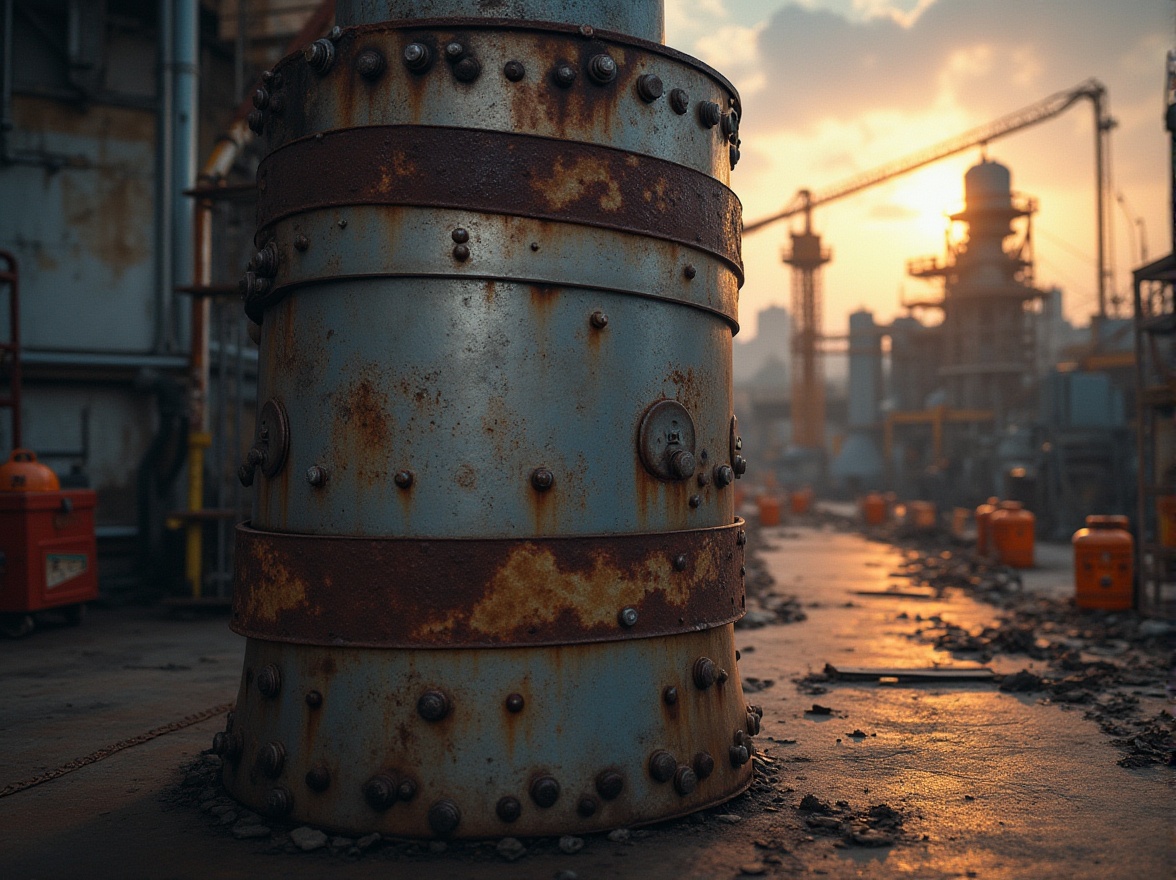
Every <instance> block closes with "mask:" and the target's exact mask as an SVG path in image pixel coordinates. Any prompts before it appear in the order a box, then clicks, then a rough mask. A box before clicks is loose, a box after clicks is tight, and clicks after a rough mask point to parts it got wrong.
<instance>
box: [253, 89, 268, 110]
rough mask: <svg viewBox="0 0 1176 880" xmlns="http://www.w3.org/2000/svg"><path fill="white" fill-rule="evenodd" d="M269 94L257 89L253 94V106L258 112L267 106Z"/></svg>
mask: <svg viewBox="0 0 1176 880" xmlns="http://www.w3.org/2000/svg"><path fill="white" fill-rule="evenodd" d="M269 99H270V93H269V92H268V91H267V90H266V89H258V90H257V91H256V92H254V93H253V106H254V107H256V108H257V109H258V110H264V109H265V108H266V107H267V106H269Z"/></svg>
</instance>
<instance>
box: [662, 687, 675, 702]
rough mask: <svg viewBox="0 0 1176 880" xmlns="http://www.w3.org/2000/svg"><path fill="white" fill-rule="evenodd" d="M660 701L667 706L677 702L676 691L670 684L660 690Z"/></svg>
mask: <svg viewBox="0 0 1176 880" xmlns="http://www.w3.org/2000/svg"><path fill="white" fill-rule="evenodd" d="M662 699H663V700H664V701H665V703H666V705H667V706H672V705H674V704H675V703H676V702H678V689H677V688H676V687H674V686H673V685H672V684H671V685H667V686H666V687H664V688H662Z"/></svg>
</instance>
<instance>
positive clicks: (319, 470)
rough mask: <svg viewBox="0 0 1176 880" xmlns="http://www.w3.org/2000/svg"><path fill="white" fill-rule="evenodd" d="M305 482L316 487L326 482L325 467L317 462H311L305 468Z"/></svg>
mask: <svg viewBox="0 0 1176 880" xmlns="http://www.w3.org/2000/svg"><path fill="white" fill-rule="evenodd" d="M306 482H308V483H310V485H312V486H315V487H316V488H317V487H318V486H322V485H324V484H325V483H326V482H327V471H326V469H325V468H323V467H320V466H319V465H317V464H312V465H311V466H310V467H308V468H307V469H306Z"/></svg>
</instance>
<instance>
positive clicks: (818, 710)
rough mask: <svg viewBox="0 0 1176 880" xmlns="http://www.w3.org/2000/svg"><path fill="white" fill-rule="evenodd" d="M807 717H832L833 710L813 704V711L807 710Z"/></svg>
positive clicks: (805, 712)
mask: <svg viewBox="0 0 1176 880" xmlns="http://www.w3.org/2000/svg"><path fill="white" fill-rule="evenodd" d="M804 714H805V715H832V714H833V710H832V709H831V708H830V707H828V706H822V705H821V704H820V703H813V707H812V708H811V709H805V711H804Z"/></svg>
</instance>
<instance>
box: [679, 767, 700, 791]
mask: <svg viewBox="0 0 1176 880" xmlns="http://www.w3.org/2000/svg"><path fill="white" fill-rule="evenodd" d="M696 788H698V776H697V775H696V774H695V772H694V771H693V770H691V769H690V768H689V767H687V766H686V765H685V764H683V765H682V766H681V767H679V768H678V770H677V772H675V773H674V790H675V791H677V792H678V794H680V795H682V796H683V797H685V796H686V795H688V794H692V793H693V792H694V789H696Z"/></svg>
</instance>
